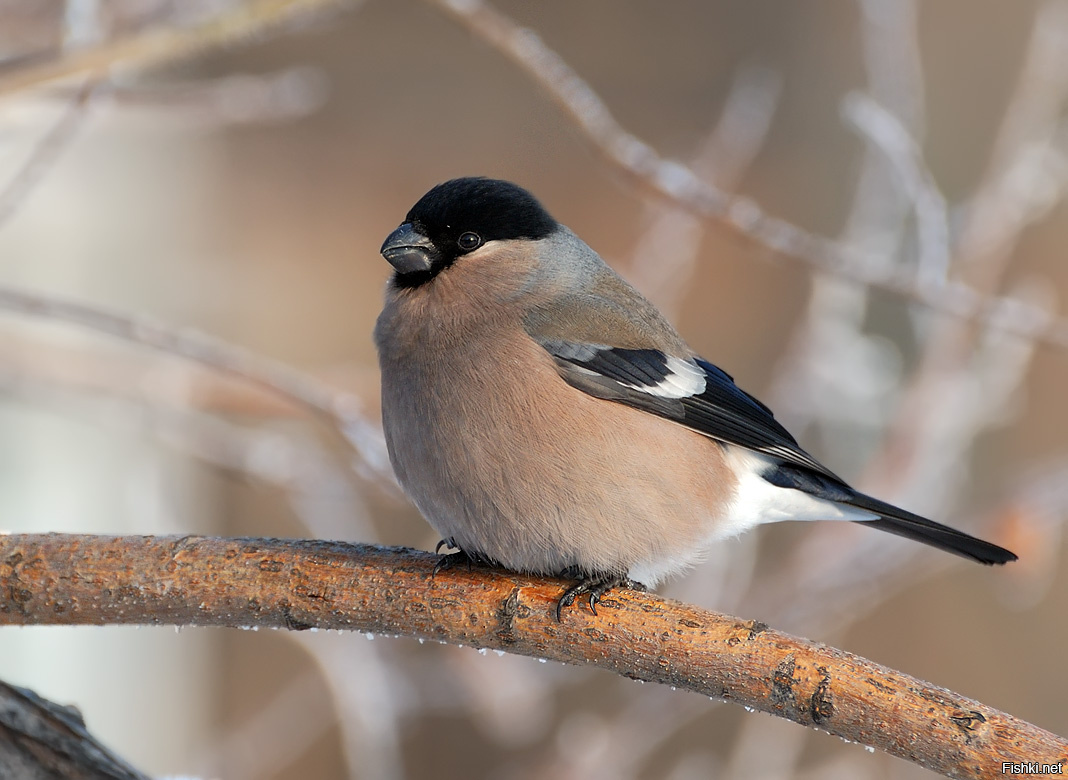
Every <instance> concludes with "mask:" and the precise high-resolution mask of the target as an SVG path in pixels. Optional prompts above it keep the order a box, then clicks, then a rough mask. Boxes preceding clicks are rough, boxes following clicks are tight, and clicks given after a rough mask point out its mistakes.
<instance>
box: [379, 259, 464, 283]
mask: <svg viewBox="0 0 1068 780" xmlns="http://www.w3.org/2000/svg"><path fill="white" fill-rule="evenodd" d="M453 262H455V261H454V260H445V261H438V262H436V263H434V264H432V265H431V266H430V268H427V269H422V270H416V271H409V272H407V273H401V271H400V270H399V269H398V270H397V273H395V274H393V286H394V287H395V288H397V289H399V290H412V289H415V288H416V287H422V286H423V285H424V284H426V283H427V282H431V281H433V280H434V278H435V277H436V276H437V275H438V274H440V273H441V272H442V271H444V270H445V269H446V268H448V267H449V266H450V265H452V264H453ZM394 267H396V266H394Z"/></svg>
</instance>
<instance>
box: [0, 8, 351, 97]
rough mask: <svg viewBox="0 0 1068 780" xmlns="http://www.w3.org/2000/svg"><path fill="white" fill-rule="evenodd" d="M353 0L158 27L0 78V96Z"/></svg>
mask: <svg viewBox="0 0 1068 780" xmlns="http://www.w3.org/2000/svg"><path fill="white" fill-rule="evenodd" d="M355 4H356V0H252V1H251V2H243V3H236V4H232V5H231V6H230V8H229V10H227V11H225V12H223V13H220V14H218V15H216V16H213V17H209V18H208V19H206V20H204V21H202V22H201V23H199V24H194V25H190V26H188V27H177V26H176V27H158V28H153V29H149V30H145V31H143V32H140V33H137V34H135V35H130V36H127V37H124V38H119V39H116V40H109V41H105V42H103V43H100V44H98V45H96V46H92V47H89V48H85V49H81V50H75V51H69V52H64V53H63V54H62V55H61V56H59V57H57V58H55V59H50V60H47V61H45V62H40V63H37V62H35V63H33V64H28V65H23V66H21V67H16V68H12V69H10V72H9V73H7V74H0V96H4V95H10V94H13V93H17V92H21V91H24V90H27V89H31V88H33V87H39V86H42V85H45V84H49V83H52V82H54V81H58V80H61V79H66V78H72V77H75V76H90V77H93V78H102V77H104V76H105V75H106V74H107V72H108V70H110V69H111V68H113V67H114V66H117V65H122V66H126V67H131V68H139V69H140V68H147V67H153V66H157V65H162V64H167V63H171V62H176V61H179V60H183V59H188V58H190V57H194V56H196V55H198V54H201V53H203V52H205V51H209V50H211V49H216V48H222V47H224V46H228V45H233V44H235V43H240V42H242V41H247V40H253V39H259V38H262V37H263V36H265V35H267V34H269V33H271V32H273V31H274V30H275V29H277V28H280V27H283V26H285V25H289V24H292V23H293V22H295V21H297V20H300V19H303V18H305V17H307V16H310V15H313V14H320V13H325V12H329V11H337V10H340V9H342V8H344V7H346V6H351V5H355Z"/></svg>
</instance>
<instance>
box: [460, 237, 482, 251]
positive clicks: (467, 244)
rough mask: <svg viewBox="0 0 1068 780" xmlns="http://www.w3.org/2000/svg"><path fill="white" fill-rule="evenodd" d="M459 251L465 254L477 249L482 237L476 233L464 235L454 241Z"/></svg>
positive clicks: (480, 244)
mask: <svg viewBox="0 0 1068 780" xmlns="http://www.w3.org/2000/svg"><path fill="white" fill-rule="evenodd" d="M456 243H457V245H458V246H459V247H460V249H462V250H464V251H465V252H470V251H471V250H472V249H478V248H479V247H480V246H482V236H480V235H479V234H478V233H464V234H463V235H461V236H460V238H459V239H457V241H456Z"/></svg>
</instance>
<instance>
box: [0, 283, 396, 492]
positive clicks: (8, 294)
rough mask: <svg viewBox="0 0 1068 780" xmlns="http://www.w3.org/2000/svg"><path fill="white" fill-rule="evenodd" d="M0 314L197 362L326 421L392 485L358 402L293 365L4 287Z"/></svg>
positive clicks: (87, 306)
mask: <svg viewBox="0 0 1068 780" xmlns="http://www.w3.org/2000/svg"><path fill="white" fill-rule="evenodd" d="M0 310H4V311H8V312H14V313H17V314H21V315H24V316H29V317H40V318H43V319H48V320H55V321H60V322H67V323H71V324H75V325H80V326H82V327H85V328H89V329H90V330H95V331H99V332H101V333H107V334H109V335H111V336H115V337H117V338H121V339H125V340H127V341H131V342H134V343H136V344H141V345H143V346H147V347H151V348H153V349H158V350H161V351H163V352H167V353H170V354H172V355H179V356H181V357H184V358H187V359H189V360H195V361H197V362H198V363H202V364H203V365H206V366H210V367H212V368H214V369H217V370H219V371H223V372H225V373H228V374H232V375H234V376H237V377H240V378H242V379H244V380H246V381H249V382H252V383H253V384H255V385H258V386H260V387H263V388H266V389H267V390H270V391H272V392H274V393H276V394H278V395H281V396H282V397H284V398H287V399H288V400H290V401H292V402H293V403H296V404H297V405H299V406H302V407H304V408H307V409H310V410H311V411H313V412H315V413H316V414H318V415H319V416H321V417H322V418H324V419H325V420H326V421H327V422H328V423H329V424H330V426H331V428H332V429H333V430H335V431H337V432H339V433H340V434H341V435H342V436H343V438H344V440H345V441H346V442H347V443H348V444H349V446H351V447H352V448H353V449H355V450H356V452H357V453H358V454H359V455H360V456H361V458H362V460H363V462H364V464H365V465H367V466H368V467H370V468H371V469H372V470H373V471H374V472H375V473H376V474H378V475H380V476H381V477H382V478H383V480H384V481H386V482H387V483H389V482H391V481H392V477H391V475H392V472H391V471H390V469H389V468H388V466H387V465H386V457H385V454H384V452H385V444H384V442H383V441H382V439H381V434H380V433H379V432H378V431H377V429H376V427H375V426H373V425H372V424H371V423H370V422H369V421H368V420H366V419H365V418H364V416H363V414H362V411H361V410H362V404H361V402H360V399H359V398H357V397H356V396H354V395H351V394H349V393H345V392H342V391H339V390H336V389H334V388H331V387H328V386H326V385H324V384H322V383H321V382H319V381H318V380H316V379H315V378H313V377H311V376H309V375H307V374H305V373H303V372H301V371H298V370H296V369H294V368H291V367H290V366H287V365H285V364H283V363H279V362H277V361H273V360H269V359H268V358H264V357H261V356H258V355H255V354H253V353H251V352H249V351H248V350H246V349H243V348H241V347H238V346H236V345H234V344H229V343H227V342H225V341H222V340H221V339H217V338H213V337H211V336H208V335H206V334H203V333H200V332H197V331H194V330H191V329H188V328H183V329H180V330H178V329H172V328H168V327H166V326H165V325H162V324H160V323H158V322H154V321H150V320H148V319H145V318H135V317H132V316H129V315H125V314H118V313H116V312H111V311H108V310H106V309H104V308H102V307H99V306H94V305H90V304H85V303H76V302H74V301H64V300H59V299H56V298H53V297H50V296H48V295H43V294H39V293H31V292H28V291H25V290H17V289H14V288H11V287H7V286H2V285H0Z"/></svg>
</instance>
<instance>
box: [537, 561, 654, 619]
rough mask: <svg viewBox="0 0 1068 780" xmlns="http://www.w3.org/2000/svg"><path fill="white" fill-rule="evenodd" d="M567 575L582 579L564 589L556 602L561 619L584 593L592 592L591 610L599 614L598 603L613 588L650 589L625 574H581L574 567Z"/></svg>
mask: <svg viewBox="0 0 1068 780" xmlns="http://www.w3.org/2000/svg"><path fill="white" fill-rule="evenodd" d="M563 576H565V577H575V576H578V577H579V578H580V579H579V581H578V582H576V583H575V584H574V585H572V586H571V587H570V588H568V589H567V590H565V591H564V595H562V596H561V597H560V600H559V601H557V602H556V619H557V621H559V620H560V618H561V616H562V614H563V611H564V607H570V606H571V605H572V604H574V603H575V599H577V598H578V597H579V596H582V595H583V594H586V593H588V594H590V612H592V613H593V614H594V615H596V614H597V604H598V603H599V602H600V600H601V598H602V597H603V596H604V594H606V593H608V591H610V590H612V588H630V589H631V590H640V591H645V590H648V589H647V588H646V587H645V586H644V585H642V584H641V583H640V582H635V581H634V580H632V579H631V578H630V577H627V576H625V575H623V574H610V573H601V574H581V573H576V572H575V571H574V570H573V569H568V570H566V571H565V572H564V573H563Z"/></svg>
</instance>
